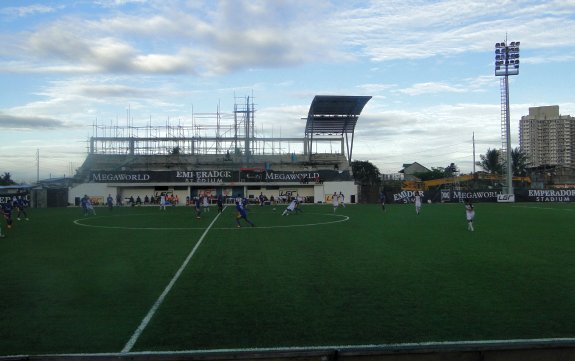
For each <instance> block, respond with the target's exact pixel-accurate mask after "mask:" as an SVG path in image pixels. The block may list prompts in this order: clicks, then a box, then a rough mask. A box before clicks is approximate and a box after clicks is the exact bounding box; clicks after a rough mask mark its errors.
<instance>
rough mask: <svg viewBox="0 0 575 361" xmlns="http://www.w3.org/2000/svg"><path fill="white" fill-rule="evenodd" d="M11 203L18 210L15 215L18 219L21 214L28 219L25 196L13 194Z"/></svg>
mask: <svg viewBox="0 0 575 361" xmlns="http://www.w3.org/2000/svg"><path fill="white" fill-rule="evenodd" d="M12 205H13V206H14V207H16V209H17V210H18V215H17V216H16V218H17V219H18V220H20V219H21V216H22V214H23V215H24V218H25V219H26V220H27V221H28V220H29V218H28V213H26V207H28V201H27V200H26V198H24V197H23V196H22V195H17V196H14V198H12Z"/></svg>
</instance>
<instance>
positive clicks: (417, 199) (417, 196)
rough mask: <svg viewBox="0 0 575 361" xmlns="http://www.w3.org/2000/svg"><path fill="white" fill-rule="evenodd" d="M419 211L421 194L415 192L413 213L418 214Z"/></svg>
mask: <svg viewBox="0 0 575 361" xmlns="http://www.w3.org/2000/svg"><path fill="white" fill-rule="evenodd" d="M420 212H421V196H420V195H419V193H416V194H415V213H417V215H419V213H420Z"/></svg>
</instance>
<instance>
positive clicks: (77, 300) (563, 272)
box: [0, 203, 575, 356]
mask: <svg viewBox="0 0 575 361" xmlns="http://www.w3.org/2000/svg"><path fill="white" fill-rule="evenodd" d="M284 207H285V206H276V208H277V210H275V211H274V210H273V207H272V206H266V207H262V208H260V207H257V206H252V207H250V212H249V218H250V219H251V220H252V221H253V222H254V223H255V224H256V227H254V228H252V227H249V226H248V225H247V224H245V223H242V228H236V225H235V211H234V208H233V207H231V206H230V207H227V208H226V209H225V211H224V212H223V213H222V214H221V215H218V213H217V212H216V209H215V208H212V209H211V211H210V212H206V213H203V214H202V217H201V219H196V217H195V213H194V211H193V209H192V208H187V207H176V208H169V209H167V210H166V211H160V210H159V209H158V208H157V207H135V208H115V209H113V210H111V211H110V210H108V209H106V208H97V209H96V211H97V215H91V216H84V215H83V214H82V211H81V209H79V208H67V209H31V210H30V211H29V214H30V220H29V221H25V220H21V221H18V220H16V219H15V220H14V226H13V227H12V229H10V230H8V231H6V228H5V224H3V225H2V227H3V231H4V232H5V233H7V237H6V238H2V239H0V356H1V355H4V356H5V355H28V354H30V355H31V354H63V353H119V352H128V351H129V352H138V351H184V350H230V349H247V348H274V347H281V348H283V347H316V346H317V347H321V346H328V347H331V346H336V345H384V344H398V343H418V342H450V341H471V340H474V341H480V340H524V339H542V338H546V339H547V338H548V339H555V338H572V337H575V327H574V326H575V309H574V306H575V261H574V260H575V228H574V225H575V222H574V219H575V205H572V204H560V203H558V204H549V203H547V204H535V203H517V204H488V203H477V204H476V205H475V208H476V219H475V232H469V231H467V223H466V220H465V210H464V208H463V206H462V205H460V204H425V205H424V206H423V210H422V213H421V214H420V215H416V214H415V209H414V207H413V205H388V206H387V209H386V211H385V212H383V211H382V209H381V207H379V206H377V205H348V206H347V208H339V209H338V210H337V212H335V213H334V212H333V209H332V207H331V206H330V205H308V206H303V207H302V209H303V212H301V213H297V214H293V215H290V216H283V217H282V216H281V212H282V211H283V209H284Z"/></svg>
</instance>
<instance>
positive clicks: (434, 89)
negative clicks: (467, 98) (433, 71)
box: [398, 82, 465, 96]
mask: <svg viewBox="0 0 575 361" xmlns="http://www.w3.org/2000/svg"><path fill="white" fill-rule="evenodd" d="M398 92H400V93H403V94H407V95H412V96H413V95H421V94H430V93H463V92H465V90H464V89H462V88H459V87H456V86H452V85H449V84H445V83H433V82H428V83H418V84H415V85H413V86H411V87H409V88H405V89H399V90H398Z"/></svg>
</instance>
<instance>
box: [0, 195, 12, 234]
mask: <svg viewBox="0 0 575 361" xmlns="http://www.w3.org/2000/svg"><path fill="white" fill-rule="evenodd" d="M0 206H1V208H2V215H3V216H4V220H5V221H6V228H8V229H10V228H12V202H10V201H8V202H6V203H4V204H2V205H0Z"/></svg>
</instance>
